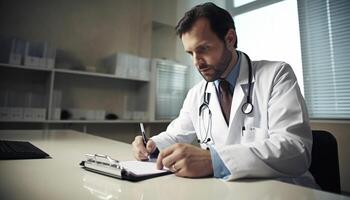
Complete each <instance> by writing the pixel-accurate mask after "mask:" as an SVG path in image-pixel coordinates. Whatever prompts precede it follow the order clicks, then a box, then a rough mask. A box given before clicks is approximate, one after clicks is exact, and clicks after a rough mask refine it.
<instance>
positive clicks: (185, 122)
mask: <svg viewBox="0 0 350 200" xmlns="http://www.w3.org/2000/svg"><path fill="white" fill-rule="evenodd" d="M194 90H195V89H194V88H192V89H191V90H189V92H188V93H187V96H186V98H185V100H184V103H183V106H182V108H181V110H180V113H179V116H178V117H177V118H176V119H174V120H173V121H172V122H171V123H170V124H169V126H168V127H167V129H166V131H164V132H162V133H160V134H158V135H156V136H153V137H152V138H151V139H152V140H153V141H154V142H155V143H156V145H157V147H158V148H159V149H160V150H162V149H164V148H166V147H168V146H170V145H172V144H175V143H191V142H192V141H193V140H194V139H195V138H196V132H195V129H194V126H193V122H192V119H191V112H193V109H192V108H193V105H194V103H195V98H194V95H195V91H194Z"/></svg>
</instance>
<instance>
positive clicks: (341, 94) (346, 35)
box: [298, 0, 350, 119]
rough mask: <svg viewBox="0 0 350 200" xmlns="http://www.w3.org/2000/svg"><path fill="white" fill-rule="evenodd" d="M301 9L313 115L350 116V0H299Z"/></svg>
mask: <svg viewBox="0 0 350 200" xmlns="http://www.w3.org/2000/svg"><path fill="white" fill-rule="evenodd" d="M298 10H299V21H300V30H301V44H302V45H301V48H302V60H303V72H304V82H305V99H306V103H307V106H308V109H309V114H310V117H311V118H314V119H350V81H349V80H350V70H349V67H350V26H349V22H350V15H349V11H350V1H349V0H299V1H298Z"/></svg>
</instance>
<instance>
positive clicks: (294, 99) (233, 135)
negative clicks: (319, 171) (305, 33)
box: [133, 3, 313, 186]
mask: <svg viewBox="0 0 350 200" xmlns="http://www.w3.org/2000/svg"><path fill="white" fill-rule="evenodd" d="M176 31H177V34H178V35H179V37H180V38H181V40H182V43H183V46H184V49H185V51H186V52H187V53H189V54H190V55H191V56H192V58H193V63H194V65H195V66H196V68H197V69H198V71H199V72H200V74H201V75H202V77H203V78H204V80H203V81H201V82H200V83H198V84H197V85H195V86H194V87H193V88H192V89H191V90H190V91H189V92H188V94H187V97H186V99H185V101H184V103H183V107H182V109H181V111H180V114H179V116H178V117H177V118H176V119H175V120H173V121H172V122H171V124H170V125H169V126H168V128H167V130H166V131H165V132H162V133H160V134H159V135H156V136H154V137H152V138H151V139H150V140H149V141H148V143H147V145H146V147H145V146H144V145H143V142H142V138H141V136H137V137H136V138H135V140H134V142H133V151H134V156H135V158H136V159H138V160H144V159H147V156H148V155H150V153H152V152H154V151H155V149H156V148H158V149H159V150H160V154H159V156H158V159H157V167H158V168H159V169H161V168H163V167H167V168H169V169H170V170H172V171H173V172H174V173H175V174H176V175H177V176H182V177H207V176H214V177H217V178H223V179H225V180H235V179H239V178H246V177H259V178H280V179H283V180H286V181H289V182H293V183H297V184H303V185H308V186H312V185H313V178H312V176H311V174H310V173H309V172H308V168H309V165H310V161H311V147H312V137H311V130H310V127H309V124H308V115H307V111H306V107H305V103H304V99H303V97H302V95H301V92H300V89H299V86H298V83H297V80H296V77H295V75H294V73H293V71H292V69H291V67H290V66H289V65H288V64H286V63H284V62H271V61H255V62H251V61H250V59H249V57H248V56H247V55H246V54H244V53H242V52H239V51H237V50H236V47H237V36H236V32H235V26H234V22H233V19H232V17H231V15H230V14H229V13H228V12H227V11H226V10H224V9H222V8H219V7H217V6H216V5H215V4H213V3H205V4H201V5H198V6H196V7H194V8H192V9H191V10H190V11H188V12H186V14H185V16H184V17H183V18H182V19H181V20H180V21H179V23H178V25H177V26H176ZM195 139H198V142H199V143H200V146H201V148H199V147H196V146H194V145H191V144H190V143H191V142H192V141H193V140H195Z"/></svg>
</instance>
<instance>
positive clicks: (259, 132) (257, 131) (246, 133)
mask: <svg viewBox="0 0 350 200" xmlns="http://www.w3.org/2000/svg"><path fill="white" fill-rule="evenodd" d="M267 138H269V135H268V132H267V130H266V129H263V128H256V127H248V128H246V129H245V130H242V138H241V143H242V144H246V143H252V142H257V141H262V140H264V139H267Z"/></svg>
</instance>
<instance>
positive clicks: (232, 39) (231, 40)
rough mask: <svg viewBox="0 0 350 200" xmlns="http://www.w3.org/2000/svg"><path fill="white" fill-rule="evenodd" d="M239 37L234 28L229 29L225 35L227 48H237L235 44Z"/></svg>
mask: <svg viewBox="0 0 350 200" xmlns="http://www.w3.org/2000/svg"><path fill="white" fill-rule="evenodd" d="M236 40H237V37H236V32H235V30H233V29H232V28H231V29H229V30H228V31H227V33H226V36H225V44H226V48H227V49H229V50H231V51H233V50H234V49H235V47H234V45H235V43H236Z"/></svg>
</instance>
